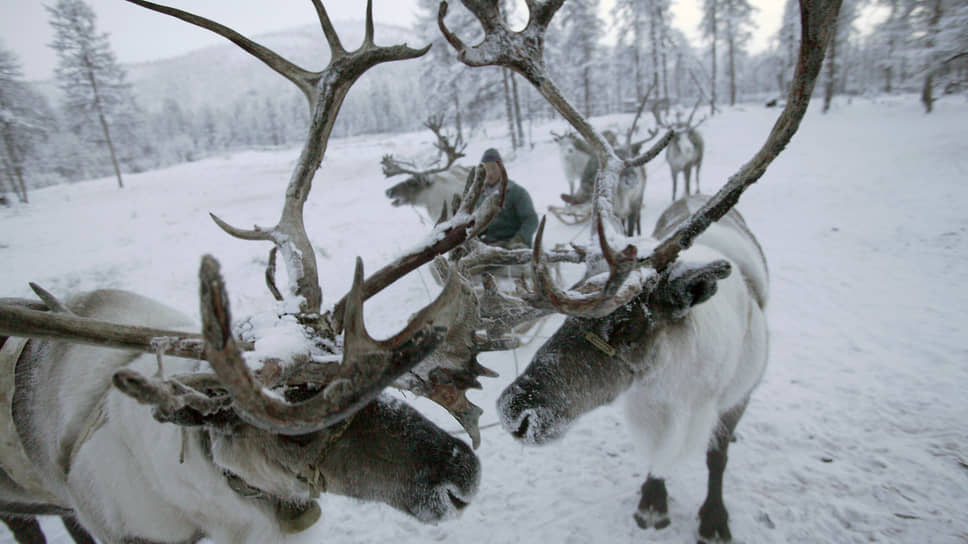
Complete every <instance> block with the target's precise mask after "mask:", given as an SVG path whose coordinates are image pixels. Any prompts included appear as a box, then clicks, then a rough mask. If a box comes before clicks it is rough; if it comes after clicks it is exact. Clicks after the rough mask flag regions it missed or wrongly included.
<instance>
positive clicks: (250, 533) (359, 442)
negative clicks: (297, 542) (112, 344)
mask: <svg viewBox="0 0 968 544" xmlns="http://www.w3.org/2000/svg"><path fill="white" fill-rule="evenodd" d="M66 309H67V310H69V311H70V312H71V313H72V314H73V316H76V317H83V318H88V319H97V320H100V321H109V322H112V323H117V324H129V325H139V326H142V327H153V328H159V329H166V330H171V331H197V330H198V326H197V325H196V324H195V323H193V322H192V320H191V319H189V318H187V317H186V316H184V315H182V314H180V313H179V312H177V311H175V310H173V309H171V308H168V307H166V306H164V305H162V304H161V303H159V302H156V301H154V300H150V299H147V298H144V297H141V296H139V295H135V294H133V293H128V292H125V291H113V290H102V291H94V292H91V293H86V294H83V295H80V296H78V297H75V298H73V299H71V300H70V301H69V302H68V303H67V304H66ZM3 340H6V342H5V344H4V346H5V348H4V350H5V352H6V353H7V362H8V363H9V364H10V368H11V369H15V372H14V373H13V374H11V376H15V378H16V387H15V388H14V389H13V391H12V393H13V394H12V396H11V397H10V399H11V400H12V404H10V405H8V406H6V407H5V408H6V409H7V410H11V409H12V412H7V413H8V414H9V413H12V422H13V425H14V428H15V429H16V431H17V432H16V435H15V438H16V439H17V440H18V441H19V442H20V443H22V444H23V446H22V452H29V456H27V457H26V462H23V463H19V464H17V463H3V466H4V468H5V469H8V472H10V475H11V476H12V478H13V479H12V480H10V479H3V480H2V481H0V502H2V506H0V508H2V510H3V511H5V512H8V513H14V514H23V513H27V514H29V513H35V514H36V513H55V512H70V513H73V515H74V516H76V518H77V520H78V521H79V522H80V524H81V525H82V526H83V527H85V528H86V529H87V530H88V531H89V532H90V533H91V534H92V535H93V536H94V537H95V538H97V539H98V541H100V542H105V543H122V542H135V541H136V542H195V541H196V540H198V539H199V538H201V537H203V536H207V537H209V538H211V539H212V540H214V541H215V542H216V543H224V544H230V543H233V544H234V543H251V544H256V543H260V544H264V543H271V542H279V541H281V540H282V538H283V536H284V535H285V534H286V533H288V532H294V531H298V530H302V529H305V528H307V527H308V526H309V525H311V524H312V523H313V522H314V521H315V520H316V518H318V516H319V507H318V505H317V504H316V502H315V499H316V498H317V497H318V494H319V493H320V492H323V491H325V492H329V493H337V494H341V495H347V496H351V497H356V498H359V499H363V500H372V501H381V502H385V503H387V504H389V505H391V506H393V507H396V508H398V509H400V510H403V511H404V512H407V513H409V514H411V515H413V516H414V517H416V518H417V519H419V520H421V521H425V522H433V521H437V520H440V519H446V518H449V517H453V516H454V515H455V514H456V513H457V511H458V510H460V509H462V508H463V507H464V506H465V505H466V504H467V503H468V502H469V501H470V498H471V497H472V496H473V495H474V493H475V491H476V489H477V485H478V481H479V478H480V464H479V462H478V460H477V458H476V456H475V455H474V453H473V452H472V451H471V449H470V447H469V446H467V445H466V444H464V443H463V442H462V441H460V440H457V439H455V438H453V437H451V436H450V435H449V434H448V433H446V432H444V431H443V430H441V429H439V428H437V427H436V426H435V425H433V424H432V423H430V422H429V421H428V420H426V419H424V418H423V417H422V416H420V415H419V414H418V413H417V412H416V411H415V410H414V409H412V408H410V407H409V406H408V405H406V404H405V403H402V402H399V401H396V400H393V399H391V398H389V397H381V398H379V399H378V400H377V401H376V402H374V403H372V404H370V405H368V406H366V407H364V408H363V409H361V410H360V411H358V412H357V413H356V414H355V415H353V416H352V417H351V418H349V419H347V420H346V421H345V423H340V424H338V425H336V426H335V427H327V428H322V429H320V430H318V431H313V432H310V433H301V434H295V435H290V434H280V433H278V432H273V431H269V430H265V429H263V428H260V427H257V426H254V425H251V424H249V423H247V422H246V420H247V419H248V417H247V416H246V413H245V412H244V411H240V410H239V409H237V408H231V407H229V406H224V407H223V408H222V409H218V410H215V411H212V412H210V413H206V411H205V410H203V409H199V408H194V407H193V405H192V404H191V402H189V403H186V404H185V405H184V406H181V407H179V408H178V409H175V410H168V409H166V404H165V402H157V403H155V404H154V405H145V404H142V403H140V402H139V401H138V400H135V399H134V398H132V397H131V396H129V395H128V394H126V392H128V391H129V390H131V389H132V388H136V387H137V386H138V384H140V383H141V382H139V376H152V375H155V374H156V373H157V372H158V371H159V368H158V362H157V359H156V357H155V356H154V355H149V354H144V353H142V352H132V351H130V350H120V349H111V348H105V347H98V346H90V345H82V344H76V343H71V342H64V341H57V340H32V341H30V342H26V343H25V342H23V341H22V339H20V338H16V337H10V338H3ZM15 345H16V346H17V348H16V351H19V352H20V353H19V354H18V355H16V356H11V355H10V354H12V353H14V348H13V346H15ZM206 367H207V365H204V363H203V362H200V361H199V360H198V359H194V358H192V359H189V358H183V357H171V356H166V357H165V358H164V363H163V368H164V374H163V375H161V376H157V377H156V378H152V379H146V380H147V381H144V384H155V385H157V386H158V387H159V388H160V390H159V392H157V394H158V395H161V391H163V390H166V389H170V388H175V390H178V389H183V390H185V391H189V390H194V391H200V392H201V393H208V394H214V392H215V391H218V390H221V388H222V387H223V386H222V385H220V384H219V382H218V381H217V380H210V379H209V377H210V376H212V375H211V371H208V372H205V369H206ZM142 380H144V379H142ZM112 382H113V383H114V385H115V386H114V387H113V386H112ZM207 388H210V389H207ZM122 391H124V392H122ZM288 394H290V395H292V394H298V388H297V389H292V390H290V392H289V393H288ZM205 398H209V397H207V396H206V397H205ZM212 398H218V396H213V397H212ZM141 400H143V399H141ZM291 400H295V399H291ZM196 401H197V402H204V399H201V398H197V399H196ZM158 420H163V421H165V423H162V422H159V421H158ZM4 438H5V439H6V440H7V441H10V440H12V439H13V438H14V437H10V436H5V437H4ZM8 448H9V446H8ZM5 452H6V457H4V458H3V459H7V458H9V456H10V455H11V453H10V451H9V449H8V450H5ZM3 459H0V460H3ZM18 466H19V467H20V471H19V472H12V471H10V470H9V468H8V467H18ZM18 481H19V482H24V483H19V484H18V483H15V482H18Z"/></svg>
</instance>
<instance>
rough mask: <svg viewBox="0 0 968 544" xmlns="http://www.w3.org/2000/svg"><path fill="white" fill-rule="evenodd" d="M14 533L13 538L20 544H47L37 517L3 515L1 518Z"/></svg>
mask: <svg viewBox="0 0 968 544" xmlns="http://www.w3.org/2000/svg"><path fill="white" fill-rule="evenodd" d="M0 519H2V520H3V523H4V524H5V525H6V526H7V528H8V529H10V532H11V533H13V538H14V540H16V541H17V542H19V543H20V544H47V539H46V538H44V532H43V531H41V530H40V524H39V523H37V518H35V517H20V516H3V517H2V518H0Z"/></svg>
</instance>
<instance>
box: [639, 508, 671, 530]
mask: <svg viewBox="0 0 968 544" xmlns="http://www.w3.org/2000/svg"><path fill="white" fill-rule="evenodd" d="M635 523H636V524H638V526H639V527H640V528H642V529H655V530H656V531H658V530H661V529H665V528H666V527H668V526H669V524H670V523H672V522H671V521H670V520H669V514H667V513H665V512H656V511H655V510H639V511H638V512H636V513H635Z"/></svg>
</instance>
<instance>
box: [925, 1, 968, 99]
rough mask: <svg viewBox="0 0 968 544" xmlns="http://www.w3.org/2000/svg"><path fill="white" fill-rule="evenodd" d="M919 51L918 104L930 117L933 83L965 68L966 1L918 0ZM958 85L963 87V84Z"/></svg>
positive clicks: (967, 55) (967, 52)
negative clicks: (919, 98)
mask: <svg viewBox="0 0 968 544" xmlns="http://www.w3.org/2000/svg"><path fill="white" fill-rule="evenodd" d="M915 15H916V16H917V17H918V24H917V26H918V27H919V28H920V29H921V30H922V32H920V33H919V38H920V39H919V40H918V41H919V43H918V51H919V53H920V54H919V55H918V56H919V58H920V63H919V64H920V65H921V72H922V73H923V78H924V79H923V81H922V84H921V103H922V104H923V105H924V111H925V112H926V113H931V111H932V110H933V109H934V102H935V100H936V98H935V95H934V88H935V85H936V80H937V79H939V78H940V77H942V76H945V75H950V74H952V72H953V71H956V70H957V71H960V72H962V73H963V72H964V71H965V67H966V66H968V27H966V25H968V1H966V0H917V9H916V10H915ZM961 83H964V82H963V81H962V82H961Z"/></svg>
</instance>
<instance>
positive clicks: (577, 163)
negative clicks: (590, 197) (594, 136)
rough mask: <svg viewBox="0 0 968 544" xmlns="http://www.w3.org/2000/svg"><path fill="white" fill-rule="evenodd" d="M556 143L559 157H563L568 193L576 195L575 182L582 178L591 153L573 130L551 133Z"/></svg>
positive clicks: (562, 165) (563, 169) (562, 167)
mask: <svg viewBox="0 0 968 544" xmlns="http://www.w3.org/2000/svg"><path fill="white" fill-rule="evenodd" d="M551 136H552V139H553V140H554V142H555V145H557V146H558V157H559V158H560V159H561V169H562V171H564V173H565V180H566V181H568V195H569V196H575V184H576V183H577V182H579V181H580V180H581V173H582V172H583V171H584V170H585V165H586V164H588V159H590V158H591V154H590V153H588V151H587V148H586V147H585V146H583V145H581V140H579V139H578V137H577V135H575V133H573V132H566V133H564V134H555V133H554V132H552V133H551Z"/></svg>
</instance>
